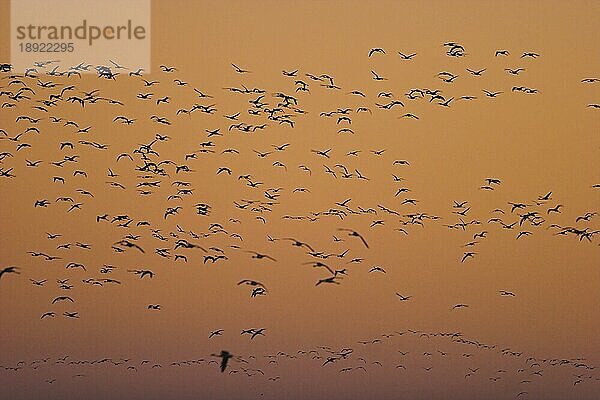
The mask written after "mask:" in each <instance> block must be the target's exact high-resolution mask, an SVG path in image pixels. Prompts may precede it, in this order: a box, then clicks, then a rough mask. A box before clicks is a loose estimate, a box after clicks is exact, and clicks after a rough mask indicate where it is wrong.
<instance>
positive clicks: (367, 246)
mask: <svg viewBox="0 0 600 400" xmlns="http://www.w3.org/2000/svg"><path fill="white" fill-rule="evenodd" d="M338 231H343V232H349V233H348V236H353V237H357V238H359V239H360V240H361V241H362V242H363V244H364V245H365V247H366V248H367V249H368V248H369V245H368V244H367V241H366V240H365V238H364V237H362V235H361V234H360V233H358V232H356V231H355V230H353V229H348V228H338Z"/></svg>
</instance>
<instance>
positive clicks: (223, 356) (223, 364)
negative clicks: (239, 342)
mask: <svg viewBox="0 0 600 400" xmlns="http://www.w3.org/2000/svg"><path fill="white" fill-rule="evenodd" d="M212 356H213V357H219V358H221V372H225V368H227V363H228V362H229V359H230V358H233V355H232V354H231V353H230V352H228V351H227V350H221V354H213V355H212Z"/></svg>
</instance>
